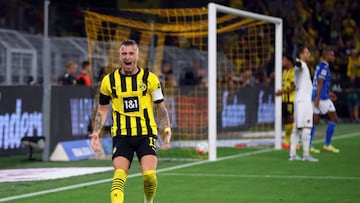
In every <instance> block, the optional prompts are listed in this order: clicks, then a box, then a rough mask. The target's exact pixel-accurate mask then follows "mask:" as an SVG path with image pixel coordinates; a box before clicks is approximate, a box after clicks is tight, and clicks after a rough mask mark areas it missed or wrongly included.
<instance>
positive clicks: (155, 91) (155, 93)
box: [148, 73, 164, 103]
mask: <svg viewBox="0 0 360 203" xmlns="http://www.w3.org/2000/svg"><path fill="white" fill-rule="evenodd" d="M148 85H149V87H148V90H149V91H150V93H151V96H152V99H153V102H155V103H159V102H162V101H164V95H163V92H162V89H161V84H160V80H159V78H158V77H157V76H156V75H155V74H153V73H149V82H148Z"/></svg>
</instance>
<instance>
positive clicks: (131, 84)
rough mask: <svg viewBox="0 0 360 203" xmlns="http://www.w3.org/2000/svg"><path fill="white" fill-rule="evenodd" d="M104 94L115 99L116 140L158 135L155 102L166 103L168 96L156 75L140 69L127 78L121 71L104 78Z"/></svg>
mask: <svg viewBox="0 0 360 203" xmlns="http://www.w3.org/2000/svg"><path fill="white" fill-rule="evenodd" d="M100 94H102V95H105V96H108V97H110V98H111V107H112V118H113V126H112V128H111V134H112V136H115V135H123V136H141V135H157V133H158V132H157V124H156V122H155V118H154V113H153V102H161V101H163V99H164V96H163V94H162V90H161V85H160V81H159V79H158V78H157V76H156V75H155V74H154V73H151V72H149V71H147V70H144V69H141V68H139V71H138V72H137V73H136V74H135V75H131V76H127V75H123V74H121V73H120V69H117V70H115V71H114V72H112V73H110V74H108V75H106V76H105V77H104V78H103V80H102V82H101V87H100Z"/></svg>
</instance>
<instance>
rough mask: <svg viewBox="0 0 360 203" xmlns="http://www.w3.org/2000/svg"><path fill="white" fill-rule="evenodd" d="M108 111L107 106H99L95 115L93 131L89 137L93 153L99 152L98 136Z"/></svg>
mask: <svg viewBox="0 0 360 203" xmlns="http://www.w3.org/2000/svg"><path fill="white" fill-rule="evenodd" d="M108 110H109V105H108V104H107V105H99V106H98V109H97V111H96V115H95V121H94V129H93V131H92V133H91V135H90V137H91V147H92V148H93V150H94V151H95V152H97V151H99V150H100V139H99V134H100V132H101V129H102V128H103V126H104V125H105V121H106V116H107V113H108Z"/></svg>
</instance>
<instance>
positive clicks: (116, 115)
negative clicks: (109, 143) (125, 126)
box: [114, 111, 121, 135]
mask: <svg viewBox="0 0 360 203" xmlns="http://www.w3.org/2000/svg"><path fill="white" fill-rule="evenodd" d="M114 120H116V135H121V127H120V113H119V112H117V111H115V119H114Z"/></svg>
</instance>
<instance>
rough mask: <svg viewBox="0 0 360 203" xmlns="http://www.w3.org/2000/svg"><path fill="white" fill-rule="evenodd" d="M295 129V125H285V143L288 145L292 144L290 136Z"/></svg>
mask: <svg viewBox="0 0 360 203" xmlns="http://www.w3.org/2000/svg"><path fill="white" fill-rule="evenodd" d="M293 127H294V123H290V124H285V140H284V142H285V143H286V144H290V136H291V132H292V129H293Z"/></svg>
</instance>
